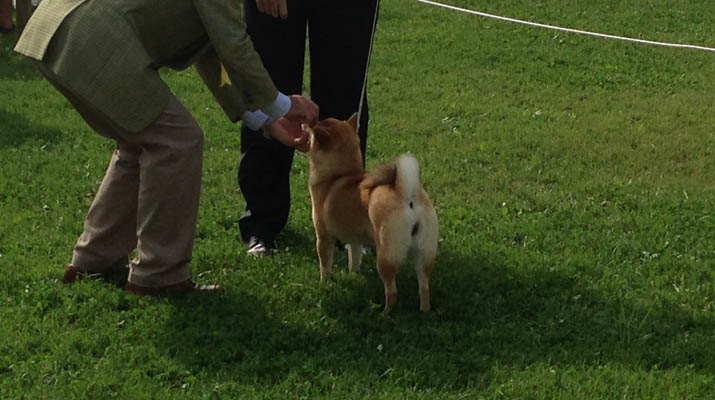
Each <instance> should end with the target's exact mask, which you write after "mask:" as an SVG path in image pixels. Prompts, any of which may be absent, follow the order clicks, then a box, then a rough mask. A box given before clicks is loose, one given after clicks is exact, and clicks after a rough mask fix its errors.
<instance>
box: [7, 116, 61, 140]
mask: <svg viewBox="0 0 715 400" xmlns="http://www.w3.org/2000/svg"><path fill="white" fill-rule="evenodd" d="M0 121H2V129H3V132H2V134H1V135H0V150H1V149H10V148H13V147H19V146H21V145H22V144H23V143H25V142H31V141H34V140H39V141H42V143H43V144H45V143H52V144H54V143H58V142H59V140H60V138H61V137H62V132H61V131H60V130H59V129H58V128H55V127H51V126H46V125H38V124H34V123H31V122H30V121H28V120H27V119H26V118H25V117H23V116H21V115H19V114H14V113H11V112H8V111H6V110H3V109H0Z"/></svg>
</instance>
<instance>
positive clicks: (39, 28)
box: [15, 0, 278, 133]
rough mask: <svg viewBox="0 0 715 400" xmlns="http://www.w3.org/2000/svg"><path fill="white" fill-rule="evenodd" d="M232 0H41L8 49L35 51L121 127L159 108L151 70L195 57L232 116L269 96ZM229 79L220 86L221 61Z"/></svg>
mask: <svg viewBox="0 0 715 400" xmlns="http://www.w3.org/2000/svg"><path fill="white" fill-rule="evenodd" d="M236 3H237V2H236V0H45V1H43V2H41V3H40V5H39V7H38V8H37V10H36V11H35V13H34V14H33V16H32V18H31V19H30V21H29V22H28V24H27V26H26V27H25V30H24V31H23V34H22V36H21V37H20V39H19V40H18V43H17V45H16V47H15V51H17V52H18V53H21V54H24V55H26V56H28V57H31V58H34V59H36V60H39V62H41V63H43V64H44V65H43V67H46V68H49V69H50V70H51V71H52V72H54V74H55V75H56V76H57V78H58V80H59V81H58V82H56V83H57V84H59V85H60V86H61V87H62V88H63V90H64V91H66V92H68V93H70V94H71V95H72V97H73V98H74V99H78V100H79V101H82V102H83V103H85V104H84V105H86V106H87V107H84V108H85V109H91V110H95V112H96V113H98V114H100V116H101V117H104V118H108V119H109V120H110V121H112V122H113V123H114V124H115V125H116V126H118V127H119V128H121V129H123V130H124V131H126V132H129V133H136V132H140V131H141V130H143V129H144V128H146V127H147V126H148V125H149V124H150V123H151V122H152V121H154V120H155V119H156V118H157V117H158V116H159V114H160V113H161V112H162V111H163V110H164V108H165V107H166V104H167V103H168V100H169V96H170V94H171V91H170V89H169V88H168V87H167V86H166V84H165V83H164V82H163V81H162V80H161V78H160V76H159V73H158V71H157V70H158V69H159V68H160V67H162V66H168V67H171V68H174V69H183V68H186V67H188V66H189V65H195V66H196V68H197V70H198V72H199V75H200V76H201V78H202V79H203V81H204V83H205V84H206V86H207V87H208V88H209V90H210V91H211V92H212V93H213V95H214V97H215V98H216V99H217V100H218V102H219V104H220V105H221V107H222V108H223V110H224V112H225V113H226V115H227V116H228V117H229V118H230V119H231V121H234V122H236V121H238V120H239V119H240V116H241V114H242V113H243V112H244V111H246V110H256V109H259V108H263V107H266V106H268V105H269V104H271V103H272V102H273V100H275V98H276V96H277V95H278V91H277V90H276V87H275V85H274V84H273V81H272V80H271V78H270V76H269V75H268V73H267V72H266V70H265V68H264V67H263V63H262V62H261V60H260V57H259V56H258V54H257V53H256V52H255V50H254V49H253V43H252V42H251V39H250V37H249V36H248V34H247V33H246V29H245V25H244V23H243V18H242V14H241V9H240V8H239V5H238V4H236ZM222 63H223V65H224V66H225V69H226V71H227V72H228V75H229V77H230V78H231V82H232V84H231V85H225V86H223V87H220V86H219V84H220V71H221V64H222Z"/></svg>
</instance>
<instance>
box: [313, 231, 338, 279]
mask: <svg viewBox="0 0 715 400" xmlns="http://www.w3.org/2000/svg"><path fill="white" fill-rule="evenodd" d="M316 246H317V248H318V259H319V260H320V280H321V281H324V280H326V279H328V278H330V275H331V274H332V269H333V249H334V248H335V240H334V239H328V238H326V237H324V236H318V237H317V240H316Z"/></svg>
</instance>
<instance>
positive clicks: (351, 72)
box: [238, 0, 378, 256]
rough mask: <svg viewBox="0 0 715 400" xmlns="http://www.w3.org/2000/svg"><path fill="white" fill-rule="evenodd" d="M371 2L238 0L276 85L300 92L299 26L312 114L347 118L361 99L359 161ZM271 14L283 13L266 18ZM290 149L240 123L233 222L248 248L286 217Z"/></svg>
mask: <svg viewBox="0 0 715 400" xmlns="http://www.w3.org/2000/svg"><path fill="white" fill-rule="evenodd" d="M262 3H264V4H262ZM265 3H274V4H278V3H280V4H281V7H274V8H273V13H271V9H270V7H266V6H265ZM286 4H287V18H286V17H285V12H284V11H285V10H286ZM377 7H378V0H340V1H335V0H287V2H286V0H245V1H244V17H245V20H246V26H247V30H248V33H249V35H250V36H251V38H252V40H253V45H254V47H255V49H256V50H257V52H258V54H259V55H260V57H261V60H262V61H263V64H264V66H265V67H266V69H267V70H268V72H269V74H270V75H271V78H272V79H273V81H274V82H275V84H276V86H277V88H278V90H280V91H281V92H283V93H286V94H300V93H301V92H302V87H303V64H304V60H305V42H306V40H305V39H306V31H307V34H308V40H309V49H310V93H311V98H312V100H313V101H314V102H315V103H317V104H318V106H319V107H320V119H323V118H329V117H333V118H338V119H347V118H349V117H350V116H351V115H352V114H353V113H355V112H357V111H358V109H359V105H360V100H361V99H362V101H363V104H362V110H361V115H360V121H359V126H360V128H359V130H358V135H359V136H360V146H361V149H362V154H363V162H364V159H365V148H366V144H367V122H368V112H367V96H365V95H364V93H363V91H364V85H363V84H364V81H365V74H366V72H367V62H368V58H369V51H370V43H371V41H372V35H373V27H374V24H375V22H376V21H375V18H376V17H377V10H376V8H377ZM259 8H260V9H259ZM279 9H281V10H282V11H281V12H280V14H278V12H277V10H279ZM271 14H273V15H271ZM279 15H280V16H281V17H283V18H275V17H274V16H279ZM306 28H307V29H306ZM293 154H294V151H293V149H292V148H289V147H286V146H282V145H281V144H280V143H278V142H276V141H274V140H270V139H266V138H264V137H263V136H262V135H260V134H256V132H255V131H252V130H250V129H249V128H247V127H246V126H245V125H244V126H243V127H242V128H241V159H240V160H239V164H238V184H239V186H240V188H241V192H242V193H243V197H244V199H245V200H246V210H245V212H244V213H243V215H242V216H241V218H240V219H239V221H238V225H239V229H240V231H241V237H242V239H243V241H244V242H245V243H246V245H247V246H248V254H249V255H254V256H261V255H267V254H270V252H271V249H272V248H274V247H275V239H276V236H277V235H278V233H279V232H280V231H281V229H283V227H284V226H285V224H286V222H287V221H288V214H289V212H290V170H291V165H292V162H293Z"/></svg>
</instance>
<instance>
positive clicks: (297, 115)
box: [284, 94, 319, 126]
mask: <svg viewBox="0 0 715 400" xmlns="http://www.w3.org/2000/svg"><path fill="white" fill-rule="evenodd" d="M290 102H291V106H290V110H288V113H287V114H286V115H285V116H284V117H285V118H287V119H289V120H291V121H293V122H296V123H298V125H299V126H300V124H301V123H305V124H307V125H308V126H313V125H315V124H317V123H318V111H319V108H318V105H317V104H315V103H313V101H312V100H310V99H307V98H305V97H303V96H301V95H297V94H294V95H291V96H290Z"/></svg>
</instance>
